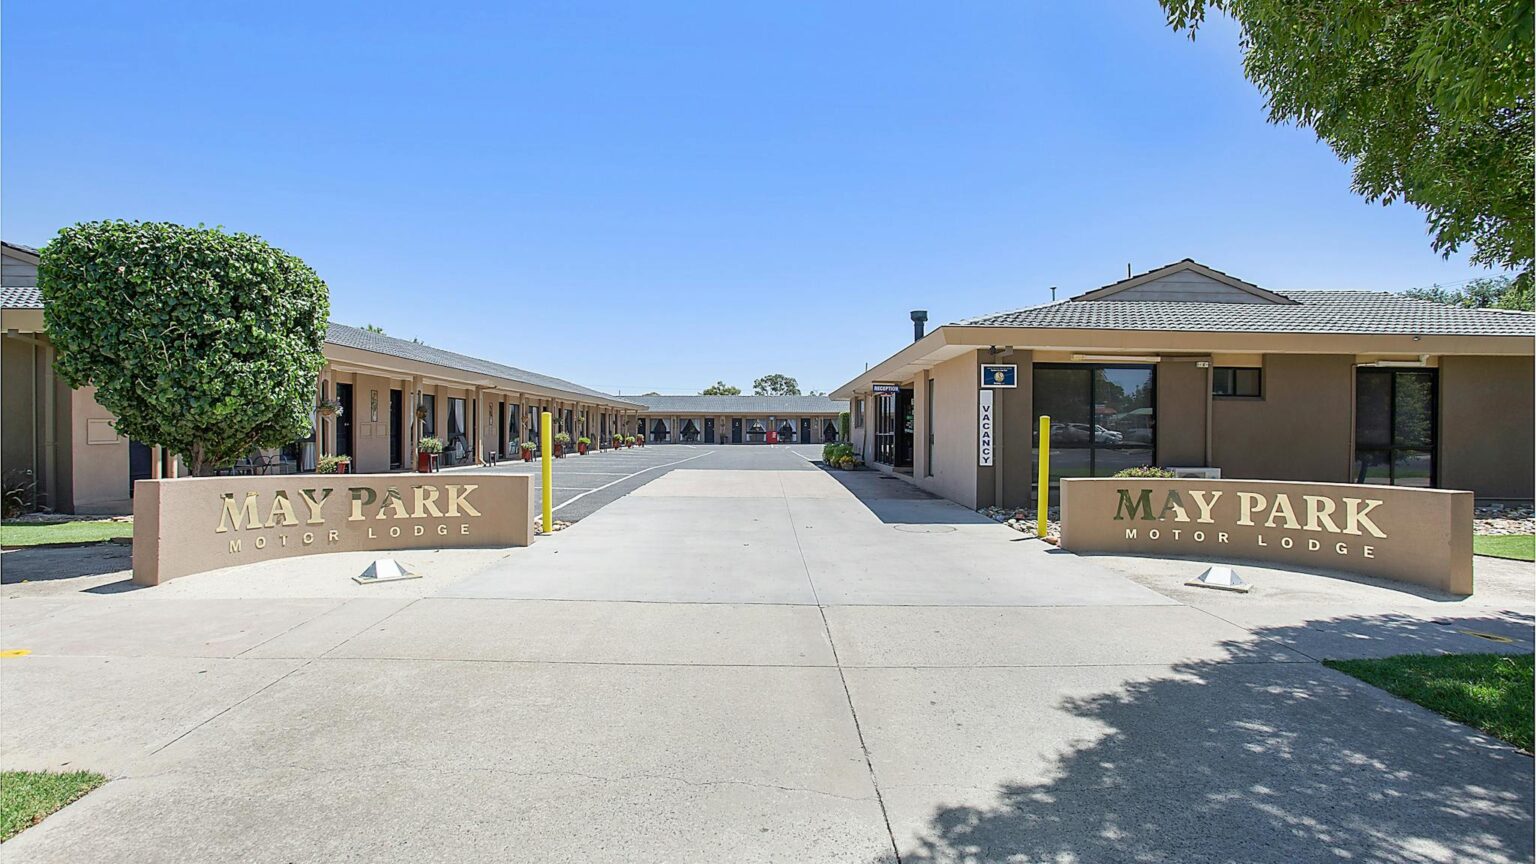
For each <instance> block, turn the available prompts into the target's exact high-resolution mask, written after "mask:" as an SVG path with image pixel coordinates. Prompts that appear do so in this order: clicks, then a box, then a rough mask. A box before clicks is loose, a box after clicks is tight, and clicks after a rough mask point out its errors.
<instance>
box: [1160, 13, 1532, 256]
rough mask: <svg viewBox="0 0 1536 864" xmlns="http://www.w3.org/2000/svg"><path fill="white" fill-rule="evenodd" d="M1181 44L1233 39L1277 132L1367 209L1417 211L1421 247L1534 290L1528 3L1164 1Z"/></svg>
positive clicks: (1530, 35)
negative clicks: (1302, 143)
mask: <svg viewBox="0 0 1536 864" xmlns="http://www.w3.org/2000/svg"><path fill="white" fill-rule="evenodd" d="M1160 2H1161V3H1162V6H1163V9H1164V10H1165V11H1166V12H1167V15H1168V22H1169V24H1170V25H1172V26H1173V27H1174V28H1175V29H1177V30H1184V31H1187V32H1189V34H1190V35H1191V37H1193V36H1194V33H1195V31H1196V30H1197V29H1198V28H1199V26H1200V24H1201V23H1202V22H1203V21H1204V19H1205V16H1206V15H1207V14H1208V13H1210V12H1211V11H1219V12H1225V13H1226V14H1228V15H1230V16H1231V17H1232V18H1233V19H1235V20H1236V21H1237V23H1238V25H1239V26H1240V27H1241V29H1242V47H1243V51H1244V57H1243V70H1244V72H1245V74H1246V75H1247V77H1248V80H1250V81H1252V82H1253V83H1254V84H1256V85H1258V87H1259V89H1260V90H1261V91H1262V92H1263V93H1264V95H1265V97H1266V99H1267V100H1268V105H1269V119H1270V121H1271V122H1274V123H1296V124H1298V125H1301V126H1306V127H1309V128H1311V129H1312V130H1313V131H1315V132H1316V133H1317V136H1318V137H1319V138H1320V139H1322V140H1323V141H1325V142H1327V144H1328V145H1329V146H1330V147H1332V148H1333V150H1334V152H1335V153H1337V154H1338V155H1339V157H1340V158H1341V159H1344V160H1346V161H1348V162H1351V163H1353V170H1354V188H1355V191H1356V192H1358V193H1359V194H1361V195H1363V196H1365V197H1366V198H1367V199H1368V200H1370V201H1381V202H1382V203H1384V204H1385V203H1391V202H1393V201H1397V200H1402V201H1406V202H1408V203H1410V204H1413V205H1415V206H1417V207H1419V208H1420V209H1422V210H1423V211H1424V213H1425V215H1426V216H1427V217H1428V220H1429V232H1430V237H1431V240H1430V242H1431V245H1432V247H1433V248H1434V249H1435V251H1437V252H1439V253H1441V254H1443V255H1449V254H1450V253H1452V252H1455V251H1457V250H1458V249H1460V248H1462V247H1463V246H1466V247H1470V248H1471V250H1472V254H1471V260H1472V262H1473V263H1475V264H1479V265H1483V266H1488V267H1503V268H1506V269H1509V270H1513V271H1516V272H1517V273H1518V274H1519V275H1518V276H1517V277H1516V281H1517V283H1518V284H1519V285H1520V286H1528V285H1529V284H1530V281H1531V268H1532V256H1533V251H1532V250H1533V246H1536V230H1533V221H1536V219H1533V211H1536V205H1533V201H1536V182H1533V171H1536V156H1533V137H1536V126H1533V123H1532V107H1531V100H1532V88H1533V86H1536V85H1533V74H1532V64H1533V56H1536V52H1533V50H1532V44H1533V36H1532V28H1533V20H1536V16H1533V8H1532V3H1531V0H1160Z"/></svg>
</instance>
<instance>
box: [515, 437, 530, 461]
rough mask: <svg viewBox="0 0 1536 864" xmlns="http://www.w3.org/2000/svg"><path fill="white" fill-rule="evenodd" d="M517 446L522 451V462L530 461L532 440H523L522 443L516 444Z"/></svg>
mask: <svg viewBox="0 0 1536 864" xmlns="http://www.w3.org/2000/svg"><path fill="white" fill-rule="evenodd" d="M518 447H519V448H520V449H521V450H522V451H523V461H524V462H532V461H533V442H532V441H524V442H523V443H522V444H520V445H518Z"/></svg>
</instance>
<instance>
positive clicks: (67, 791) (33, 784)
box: [0, 771, 107, 843]
mask: <svg viewBox="0 0 1536 864" xmlns="http://www.w3.org/2000/svg"><path fill="white" fill-rule="evenodd" d="M105 782H107V778H105V777H103V776H101V775H100V774H93V773H91V772H90V771H74V772H71V773H69V774H54V773H52V772H47V771H0V843H4V842H5V841H7V840H9V839H11V838H12V837H15V836H16V834H17V833H18V832H20V831H21V830H23V829H25V828H30V827H32V826H33V825H36V824H37V823H39V822H41V821H42V820H43V817H44V816H47V815H48V814H49V813H52V812H53V811H55V810H58V809H59V808H61V807H63V806H64V805H66V804H68V803H69V802H71V801H74V800H75V799H76V798H79V797H80V796H82V795H84V794H85V793H87V792H89V791H91V790H92V789H95V788H96V787H97V786H100V785H101V784H103V783H105Z"/></svg>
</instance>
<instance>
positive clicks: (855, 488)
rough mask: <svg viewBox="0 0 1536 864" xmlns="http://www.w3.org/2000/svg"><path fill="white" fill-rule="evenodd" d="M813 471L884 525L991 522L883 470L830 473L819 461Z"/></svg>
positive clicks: (989, 523) (976, 523)
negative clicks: (845, 490) (821, 473)
mask: <svg viewBox="0 0 1536 864" xmlns="http://www.w3.org/2000/svg"><path fill="white" fill-rule="evenodd" d="M814 464H815V465H816V467H817V468H820V469H821V470H822V471H824V472H826V474H827V475H828V476H830V477H831V478H832V479H834V480H836V481H837V482H838V483H840V484H842V486H843V488H845V489H847V490H848V491H849V492H851V493H853V497H855V498H857V499H859V502H860V503H862V504H863V505H864V506H865V507H866V508H867V509H868V510H869V512H871V513H873V514H874V515H875V518H877V519H879V520H880V521H881V522H884V523H886V524H888V525H991V524H994V523H993V522H992V520H991V519H988V518H986V517H985V516H982V515H981V514H980V513H976V512H973V511H971V510H968V509H966V508H964V507H961V506H960V505H959V504H956V503H954V502H953V501H948V500H946V499H944V498H940V497H939V496H937V495H932V494H930V493H928V492H924V491H923V490H921V489H919V488H917V487H916V486H913V485H912V484H911V483H908V482H907V481H906V480H903V479H901V478H899V477H895V476H892V475H890V474H887V473H885V472H883V471H875V470H871V469H867V468H860V469H858V470H854V471H843V470H833V469H831V468H828V467H826V466H825V465H824V464H822V463H821V462H816V463H814Z"/></svg>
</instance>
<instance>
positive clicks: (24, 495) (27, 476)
mask: <svg viewBox="0 0 1536 864" xmlns="http://www.w3.org/2000/svg"><path fill="white" fill-rule="evenodd" d="M36 491H37V484H36V483H34V482H33V481H32V471H31V469H26V470H19V469H18V470H13V471H7V472H5V479H4V481H3V482H0V517H3V518H6V519H14V518H16V517H17V516H20V515H21V514H23V513H28V512H31V510H32V507H33V501H34V498H33V495H34V493H36Z"/></svg>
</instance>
